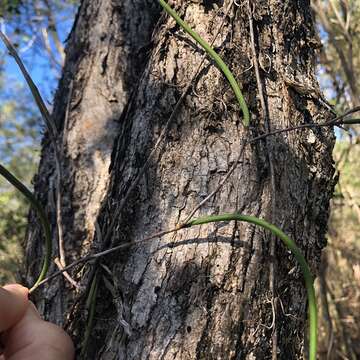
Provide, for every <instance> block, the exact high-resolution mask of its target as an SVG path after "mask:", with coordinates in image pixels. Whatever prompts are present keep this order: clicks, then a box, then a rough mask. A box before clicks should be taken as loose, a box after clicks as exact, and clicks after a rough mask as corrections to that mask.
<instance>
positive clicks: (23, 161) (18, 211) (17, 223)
mask: <svg viewBox="0 0 360 360" xmlns="http://www.w3.org/2000/svg"><path fill="white" fill-rule="evenodd" d="M14 86H16V88H17V93H18V97H19V98H20V99H22V100H23V101H22V102H19V103H16V102H13V101H11V100H7V99H6V98H7V96H6V94H5V95H4V99H3V101H2V102H0V154H1V162H2V164H4V165H5V166H6V167H7V168H8V169H9V170H10V171H11V172H12V173H14V174H15V175H16V176H17V177H18V178H19V179H21V180H22V181H23V182H24V183H26V184H27V185H28V186H29V184H30V183H31V179H32V176H33V174H34V172H35V169H36V164H37V160H38V153H37V151H36V148H35V146H34V144H35V143H36V142H38V140H39V130H40V129H39V125H38V123H39V120H38V118H37V116H36V115H35V110H34V109H32V108H31V106H29V105H28V104H30V103H31V99H30V98H29V95H28V91H27V90H26V89H25V88H23V87H21V86H20V85H18V84H17V85H16V83H15V82H14ZM28 208H29V205H28V202H27V201H26V199H24V197H23V196H22V194H20V193H19V192H18V191H17V190H15V189H14V188H13V186H11V185H10V184H8V183H7V182H6V181H5V180H4V179H2V178H1V179H0V284H1V283H4V282H9V281H15V278H14V274H16V273H17V270H18V268H19V263H20V261H21V258H22V248H21V242H22V241H23V239H24V236H25V230H26V224H27V212H28Z"/></svg>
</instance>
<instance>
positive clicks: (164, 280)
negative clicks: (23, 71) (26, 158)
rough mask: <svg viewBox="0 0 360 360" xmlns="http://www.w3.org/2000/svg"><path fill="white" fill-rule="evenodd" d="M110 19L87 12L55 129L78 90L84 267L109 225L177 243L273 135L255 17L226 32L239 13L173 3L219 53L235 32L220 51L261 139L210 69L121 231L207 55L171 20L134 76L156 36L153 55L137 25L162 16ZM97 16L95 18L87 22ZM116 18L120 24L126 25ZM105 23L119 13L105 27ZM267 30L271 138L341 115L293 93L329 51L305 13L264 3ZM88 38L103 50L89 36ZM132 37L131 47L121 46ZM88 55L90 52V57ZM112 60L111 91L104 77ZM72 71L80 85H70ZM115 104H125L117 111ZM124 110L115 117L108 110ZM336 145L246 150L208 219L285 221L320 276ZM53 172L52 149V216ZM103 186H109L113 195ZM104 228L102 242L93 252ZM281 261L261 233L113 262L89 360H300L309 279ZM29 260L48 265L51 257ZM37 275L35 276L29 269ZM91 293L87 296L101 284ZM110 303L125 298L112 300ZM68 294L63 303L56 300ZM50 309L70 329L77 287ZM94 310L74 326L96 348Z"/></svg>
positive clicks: (78, 208) (73, 200) (69, 198)
mask: <svg viewBox="0 0 360 360" xmlns="http://www.w3.org/2000/svg"><path fill="white" fill-rule="evenodd" d="M99 3H100V2H97V1H84V3H83V5H82V7H81V10H80V13H79V16H78V19H77V22H76V25H75V28H74V31H73V33H72V36H71V38H70V43H69V45H68V48H67V67H66V68H65V73H64V74H65V75H64V78H65V80H63V82H62V83H61V84H60V88H59V92H58V96H57V99H56V104H55V117H56V119H58V121H59V124H60V123H61V121H62V119H63V118H64V110H63V109H64V107H65V104H64V96H63V95H62V94H64V93H65V94H66V89H67V88H68V84H69V81H71V79H72V78H74V79H75V80H74V86H75V84H76V86H75V87H74V89H75V91H74V95H73V100H72V101H71V104H73V105H72V107H71V113H70V116H69V123H70V124H71V126H70V127H69V129H71V131H72V132H71V135H70V132H64V134H65V140H64V144H65V146H66V148H65V149H66V151H65V154H64V156H65V159H66V161H65V162H64V168H65V170H66V171H67V172H66V173H65V174H66V175H64V177H63V194H64V198H65V200H64V208H63V213H64V214H65V216H66V219H67V221H66V226H68V227H67V228H66V233H67V234H68V235H67V238H66V246H67V248H68V250H69V252H70V254H71V257H72V258H75V257H76V256H78V255H79V254H83V253H85V252H86V251H87V250H88V249H89V244H90V243H93V247H94V249H100V248H103V247H104V246H105V245H104V244H103V241H104V238H105V239H106V234H107V231H108V229H110V228H111V225H112V224H115V226H114V228H113V229H112V232H111V237H110V239H111V244H112V245H116V244H120V243H122V242H128V241H132V240H136V239H140V238H143V237H144V236H146V235H150V234H152V233H155V232H157V231H159V230H161V229H167V228H171V227H174V226H175V225H176V224H178V223H179V222H181V221H182V220H184V219H185V218H186V216H187V214H189V212H190V211H191V210H192V209H193V207H194V206H196V204H198V203H199V202H200V201H201V200H202V199H203V198H204V197H205V196H206V195H207V194H209V193H210V192H211V191H212V190H213V189H215V188H216V186H217V185H218V184H219V182H220V181H221V180H222V178H223V177H224V174H225V173H226V172H227V171H228V170H229V168H230V167H231V165H232V164H233V163H234V161H235V159H236V158H237V156H238V153H239V150H240V147H241V144H242V142H244V141H245V139H247V138H250V137H253V136H256V135H258V134H260V133H263V132H264V131H265V124H264V119H263V118H262V116H261V114H262V111H261V106H260V102H259V94H258V90H257V85H256V79H255V74H254V68H253V66H252V61H253V60H254V59H253V56H252V53H251V47H250V34H249V21H248V14H247V6H246V2H245V1H242V2H240V6H235V5H234V6H233V7H232V9H231V11H230V13H229V15H228V16H226V17H225V16H224V9H225V8H226V7H227V6H228V1H225V2H222V1H217V2H209V1H196V2H195V1H180V0H179V1H173V2H172V5H174V6H176V8H177V10H178V11H179V13H180V14H182V16H183V17H184V18H185V19H186V21H187V22H188V23H189V24H190V25H191V26H192V27H193V28H195V29H196V30H197V31H198V32H199V33H200V34H201V35H202V36H203V37H204V38H205V39H207V40H208V41H211V39H212V38H213V37H214V36H215V31H216V29H217V28H218V24H219V23H220V22H222V21H223V20H224V27H223V29H222V31H221V33H220V34H219V36H218V38H217V41H216V43H215V47H216V48H217V49H218V50H219V51H220V52H221V54H222V56H223V58H224V59H225V60H226V62H227V63H228V64H229V65H230V67H231V69H232V71H233V72H234V74H235V76H236V78H237V79H238V81H239V82H240V84H241V86H242V89H243V92H244V94H245V97H246V99H247V102H248V104H249V106H250V110H251V113H252V119H251V128H250V130H249V131H245V130H244V128H243V126H242V123H241V112H240V109H239V107H238V104H237V103H236V99H235V98H234V96H233V94H232V91H231V89H230V88H229V86H228V84H227V82H226V80H225V79H224V77H223V75H222V74H221V73H220V72H219V71H218V69H217V68H216V67H215V66H214V65H213V64H212V63H211V62H210V61H207V62H206V64H205V67H204V68H203V70H202V72H201V74H200V75H199V76H198V78H197V79H196V82H195V83H194V91H193V92H192V93H190V94H189V95H188V96H187V97H186V100H185V102H184V104H183V106H182V107H181V109H180V110H179V112H178V114H177V116H176V120H175V121H174V122H173V123H172V124H171V126H170V129H169V131H168V132H167V134H166V137H165V140H164V141H163V143H162V145H161V146H160V147H159V149H158V150H157V152H156V156H155V157H154V158H152V159H151V162H150V166H149V168H148V169H147V171H146V172H145V174H144V176H143V177H142V179H141V182H140V183H139V185H138V186H137V188H136V190H135V191H134V192H133V193H132V194H131V196H130V198H129V199H128V202H127V204H126V206H125V208H124V209H123V210H122V211H121V212H120V214H118V215H119V216H118V217H117V218H115V220H114V214H117V207H118V206H119V204H120V203H121V200H122V199H123V198H124V197H125V196H126V194H127V191H128V189H129V187H130V186H131V184H132V183H133V181H134V179H135V178H136V176H137V174H138V173H139V171H140V170H141V168H142V166H143V165H144V163H145V161H146V160H147V158H148V156H149V153H150V151H151V150H152V149H153V147H154V144H155V143H156V141H157V139H158V137H159V134H160V132H161V130H162V128H163V126H164V124H165V123H166V121H167V119H168V117H169V116H170V114H171V112H172V109H173V108H174V106H175V104H176V102H177V100H178V99H179V96H180V94H181V91H182V89H183V88H184V85H185V84H186V83H187V82H188V81H190V80H191V78H192V76H193V72H194V69H195V68H196V66H197V64H198V63H199V61H200V59H201V56H202V53H203V52H202V50H201V49H199V48H198V47H197V46H196V45H195V44H194V43H193V42H192V41H191V40H189V38H188V37H187V36H186V35H185V34H184V33H183V32H182V31H181V30H180V29H179V28H178V26H177V25H176V24H175V23H174V21H173V20H171V19H169V18H168V17H165V16H164V17H162V18H161V19H160V23H159V24H158V26H157V27H156V31H155V33H154V37H153V43H152V46H151V48H150V49H149V59H148V60H147V61H145V59H142V60H140V61H139V64H138V65H136V63H135V65H132V64H133V61H134V60H136V57H135V56H134V53H132V54H133V56H129V57H128V59H127V60H124V59H123V58H119V56H121V55H122V54H123V52H124V51H126V49H127V46H129V47H130V48H131V49H139V48H141V46H139V41H140V43H141V41H142V43H143V44H145V43H146V41H148V40H149V37H150V33H151V30H150V29H151V25H148V30H147V36H148V38H147V40H144V39H143V40H141V37H142V36H144V34H145V30H143V29H142V28H141V27H139V24H138V22H137V21H136V20H134V18H135V19H138V20H139V19H144V18H146V16H148V17H149V20H148V21H147V22H146V23H147V24H150V23H151V24H152V26H153V25H154V22H151V21H150V19H152V20H153V21H154V20H155V17H156V15H154V16H153V17H151V16H150V15H151V14H152V12H151V11H150V10H149V9H150V8H149V6H145V5H143V6H140V4H141V3H144V1H137V2H135V3H134V2H131V4H132V6H129V5H128V3H129V4H130V2H127V1H124V2H119V3H118V4H117V7H112V6H114V5H111V4H113V2H110V1H109V2H108V7H106V6H104V5H102V6H101V7H100V6H99ZM102 3H104V2H102ZM105 3H107V2H105ZM93 7H95V9H97V11H95V10H92V11H91V12H90V10H91V9H93ZM119 7H120V9H122V11H120V12H119V11H118V10H117V11H118V12H114V11H115V10H114V9H118V8H119ZM217 7H219V8H217ZM107 8H109V9H111V10H109V11H105V9H107ZM155 8H156V7H154V8H153V9H155ZM156 9H157V10H159V9H158V8H156ZM155 13H156V12H155ZM111 14H112V15H113V16H115V15H114V14H116V21H115V20H114V19H112V18H111V17H110V18H109V17H108V18H107V17H106V16H110V15H111ZM130 19H131V20H130ZM254 21H255V40H256V44H255V45H256V48H257V51H258V53H259V63H260V67H261V69H260V74H261V77H262V81H263V85H264V88H265V97H266V100H267V104H268V108H269V114H270V120H271V128H272V129H279V128H283V127H287V126H291V125H297V124H302V123H309V122H313V121H315V122H322V121H325V120H327V119H329V116H330V115H329V113H328V110H327V109H326V108H325V107H324V106H323V105H322V104H321V103H320V102H319V100H318V99H317V98H316V97H312V95H311V94H306V93H302V94H300V93H299V92H297V90H296V89H295V88H294V87H291V86H289V82H288V81H287V80H286V79H288V73H289V71H290V72H291V73H292V74H295V75H296V78H297V79H300V80H301V81H302V82H306V83H307V84H310V85H312V86H313V88H317V83H316V80H315V78H314V71H315V69H314V57H315V47H316V41H315V40H314V39H315V34H314V29H313V22H312V18H311V13H310V8H309V3H308V1H301V0H300V1H285V2H284V1H282V0H267V1H257V2H256V6H255V13H254ZM119 23H120V24H124V27H121V26H120V25H119ZM99 24H100V25H99ZM130 24H133V26H134V28H133V30H134V29H135V30H134V31H133V32H132V31H131V29H132V28H131V25H130ZM134 24H136V25H134ZM99 26H100V28H102V27H105V29H104V30H103V31H104V36H105V39H106V41H105V42H106V45H104V42H103V41H101V34H102V31H99V30H96V29H98V28H99ZM106 26H112V27H111V28H110V29H108V28H106ZM140 28H141V31H139V29H140ZM90 29H91V31H93V32H95V33H96V36H95V35H93V36H91V33H92V32H91V31H90ZM129 32H130V34H132V35H129ZM125 34H126V35H125ZM122 36H124V38H126V39H127V40H126V41H125V40H123V41H122V42H121V41H120V42H118V43H116V41H117V39H118V38H119V37H120V38H121V37H122ZM139 39H140V40H139ZM80 40H81V41H80ZM79 42H80V46H79ZM127 43H128V45H127V46H126V44H127ZM116 44H118V47H117V45H116ZM104 48H105V50H104ZM79 49H84V51H81V52H80V53H79ZM110 49H111V50H110ZM124 49H125V50H124ZM114 52H115V54H114ZM106 54H108V55H107V56H106ZM111 54H112V55H111ZM104 59H106V61H107V63H106V64H107V65H106V66H105V70H106V74H107V75H106V76H105V75H104V74H103V73H102V71H104V66H101V64H104V61H103V60H104ZM109 59H111V61H109ZM124 61H127V62H126V64H127V66H129V65H131V66H135V69H137V71H135V76H134V77H132V78H130V80H129V79H128V78H127V76H129V74H128V73H127V72H126V71H123V72H122V73H120V72H119V68H121V64H123V62H124ZM74 64H76V66H75V65H74ZM119 64H120V67H119ZM136 66H137V68H136ZM74 68H75V69H76V71H70V69H74ZM67 69H68V70H67ZM67 71H68V72H69V73H67ZM94 72H95V75H93V77H91V76H90V75H91V74H94ZM91 79H92V80H91ZM100 80H101V81H100ZM92 81H93V82H92ZM114 81H115V83H114ZM127 83H129V84H130V85H129V87H130V88H131V85H133V84H136V85H133V86H132V89H134V91H133V92H132V93H131V94H129V91H127V92H125V93H126V94H125V95H124V88H126V87H125V85H124V84H127ZM109 89H111V91H109ZM126 89H129V88H126ZM112 91H117V92H115V95H114V94H113V92H112ZM100 94H105V95H104V96H102V95H100ZM113 96H114V97H115V99H117V102H115V103H113V102H111V99H112V98H113ZM101 99H103V100H101ZM98 101H100V104H98ZM79 102H80V104H78V103H79ZM82 102H84V106H82V105H81V104H82ZM89 119H91V120H89ZM88 121H90V122H88ZM100 121H101V126H99V122H100ZM114 123H115V124H114ZM98 134H100V135H98ZM116 134H118V136H117V137H116V142H115V146H114V148H113V149H112V140H113V139H114V138H115V136H116ZM94 136H95V138H93V137H94ZM70 140H71V145H70V143H69V141H70ZM333 142H334V137H333V133H332V131H331V130H330V129H326V128H321V129H312V130H305V131H296V132H291V133H288V134H282V135H277V136H275V137H272V138H268V143H267V146H266V145H265V143H264V142H258V143H255V144H253V145H251V146H247V147H246V148H245V151H244V155H243V157H242V159H241V161H240V162H239V164H238V167H237V169H236V170H235V172H234V173H233V174H232V175H231V177H230V178H229V180H228V181H227V182H226V184H225V186H224V187H223V188H222V189H221V190H220V191H219V192H218V193H217V194H216V196H215V197H214V198H213V199H212V200H210V201H209V202H208V203H207V204H206V205H205V206H204V207H203V208H202V209H201V210H200V211H199V212H198V214H197V215H202V214H207V215H209V214H218V213H223V212H234V211H240V212H242V213H245V214H249V215H255V216H258V217H262V218H265V219H272V221H273V222H274V223H275V224H277V225H278V226H280V227H282V229H283V230H284V231H285V232H286V233H287V234H288V235H290V236H291V237H292V238H293V239H294V240H295V241H296V242H297V244H298V245H299V246H300V247H301V248H302V250H303V252H304V254H305V255H306V258H307V259H308V261H309V262H310V265H311V269H312V270H313V272H314V273H315V272H316V269H317V266H318V264H319V258H320V252H321V249H322V248H323V247H324V245H325V232H326V227H327V217H328V206H329V198H330V196H331V194H332V188H333V183H334V182H333V179H332V177H333V162H332V157H331V152H332V147H333ZM111 149H112V154H113V156H112V160H111V180H110V183H108V177H107V166H108V165H109V154H110V151H111ZM97 151H99V156H97V155H96V154H97ZM269 151H271V152H272V154H273V157H274V159H275V161H274V172H275V174H274V175H275V181H276V189H275V190H276V191H275V193H274V192H273V191H272V187H271V174H270V167H269ZM96 159H101V161H99V162H97V161H96ZM51 161H52V158H51V150H50V147H49V146H46V144H45V147H44V151H43V160H42V164H41V167H40V174H39V177H38V180H37V183H36V184H37V190H38V193H39V194H40V195H42V196H43V198H44V200H45V199H46V193H47V192H46V191H47V190H45V189H48V187H49V184H50V183H51V181H50V180H51V176H53V170H52V171H51V172H50V170H49V169H53V167H51V166H50V165H49V164H50V163H51ZM98 179H103V180H102V181H101V182H100V184H99V183H98V182H97V181H98ZM67 182H68V183H67ZM105 193H106V197H105V198H104V196H105ZM102 199H104V201H103V204H102V208H101V210H100V214H99V209H100V204H101V200H102ZM273 201H275V205H276V213H275V214H274V213H273V211H272V209H273ZM65 205H66V206H65ZM98 215H99V217H98V223H99V225H100V228H101V229H102V234H101V235H102V236H94V230H93V229H94V221H95V220H96V218H97V216H98ZM113 221H115V223H113ZM35 229H38V228H37V227H36V226H35V225H33V226H32V227H30V230H29V234H30V235H32V234H35V233H37V232H36V231H35ZM97 235H99V234H97ZM30 238H31V236H30ZM106 246H109V244H106ZM269 246H270V236H269V234H267V233H266V232H264V231H263V230H261V229H259V228H256V227H254V226H252V225H248V224H244V223H232V224H212V225H207V226H201V227H198V228H191V229H188V230H183V231H180V232H178V233H176V234H175V235H174V234H173V235H169V236H164V237H162V238H161V239H156V240H155V241H152V242H147V243H143V244H141V245H137V246H134V247H133V248H131V249H129V250H127V251H122V252H121V253H116V254H114V255H112V256H109V257H107V258H104V259H103V263H104V264H105V265H106V268H107V269H108V270H110V273H111V275H110V274H109V272H108V271H104V272H103V273H102V274H101V276H100V288H99V295H98V298H97V308H96V309H97V310H96V315H95V328H94V331H93V332H92V334H93V337H92V339H93V341H92V345H91V346H90V348H89V350H88V358H93V359H245V358H246V359H267V358H271V356H272V350H271V338H272V332H273V331H274V330H275V331H277V334H278V350H277V355H278V357H279V358H280V359H300V358H301V357H302V354H303V352H304V331H305V328H306V321H305V320H306V293H305V289H304V284H303V280H302V275H301V273H300V271H299V268H298V267H297V266H296V262H295V260H294V258H293V256H291V255H290V254H289V253H288V251H287V250H286V249H285V248H284V247H283V246H282V245H281V244H280V243H277V245H276V259H271V258H270V257H269ZM30 248H31V251H36V254H39V251H40V250H39V249H40V247H39V246H36V247H35V246H34V245H31V246H29V249H30ZM29 251H30V250H29ZM31 251H30V252H29V253H30V254H32V252H31ZM275 260H276V264H277V266H276V278H275V283H276V293H277V296H278V298H279V302H280V301H281V304H282V307H283V309H284V311H283V312H282V311H281V307H280V306H279V307H277V308H276V322H275V329H274V328H271V324H272V321H273V312H272V306H271V296H272V295H271V292H270V290H269V265H270V263H271V262H273V261H275ZM29 271H30V272H31V274H34V271H33V270H32V269H29ZM84 278H85V281H84V284H86V283H87V279H88V277H87V276H85V277H84ZM105 278H106V280H104V279H105ZM109 282H110V283H111V284H112V286H113V289H111V287H110V286H109V285H108V283H109ZM110 289H111V290H112V292H113V293H116V294H117V296H116V297H115V298H114V296H113V295H114V294H111V292H110ZM57 291H60V292H61V294H62V296H61V297H57V298H54V295H55V294H57ZM41 295H42V296H43V297H44V298H45V300H44V299H42V303H43V304H44V303H45V305H46V307H45V308H44V313H45V315H46V316H48V317H49V318H51V319H56V320H57V321H58V322H61V321H60V317H61V316H62V318H63V317H64V316H65V315H66V314H68V310H69V309H68V306H69V304H68V302H69V299H72V295H71V291H70V290H69V289H65V286H64V283H61V284H60V283H57V282H55V285H54V284H51V285H50V286H49V287H48V288H47V289H46V290H43V292H42V294H41ZM82 309H83V308H82V305H81V302H80V305H78V306H77V308H76V310H75V311H74V312H73V313H72V317H73V318H72V319H71V320H70V322H72V326H71V329H72V332H73V334H74V335H75V336H76V337H77V338H79V337H81V335H82V334H83V326H84V322H83V321H78V319H79V317H80V314H81V311H82ZM54 312H56V316H54V315H53V314H54ZM289 314H290V315H289Z"/></svg>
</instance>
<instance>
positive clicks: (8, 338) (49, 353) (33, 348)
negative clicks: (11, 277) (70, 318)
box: [0, 285, 74, 360]
mask: <svg viewBox="0 0 360 360" xmlns="http://www.w3.org/2000/svg"><path fill="white" fill-rule="evenodd" d="M28 293H29V290H28V289H27V288H25V287H23V286H21V285H6V286H4V287H2V288H0V334H1V344H2V347H3V348H2V349H1V350H2V353H1V354H2V355H0V360H38V359H42V360H73V359H74V345H73V343H72V341H71V339H70V337H69V335H67V334H66V333H65V332H64V331H63V330H62V329H61V328H60V327H58V326H56V325H54V324H52V323H49V322H47V321H44V320H42V319H41V317H40V315H39V313H38V311H37V310H36V307H35V306H34V304H33V303H32V302H31V301H29V300H28Z"/></svg>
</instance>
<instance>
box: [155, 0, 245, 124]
mask: <svg viewBox="0 0 360 360" xmlns="http://www.w3.org/2000/svg"><path fill="white" fill-rule="evenodd" d="M159 3H160V5H161V6H162V7H163V8H164V10H165V11H166V12H167V13H168V14H169V15H170V16H171V17H172V18H174V20H175V21H176V22H177V23H178V24H179V25H180V26H181V27H182V28H183V29H184V30H185V31H186V32H187V33H188V34H189V35H190V36H191V37H192V38H193V39H194V40H195V41H196V42H197V43H198V44H200V46H202V47H203V49H204V50H205V51H206V52H207V53H208V54H209V55H210V57H211V58H212V59H213V60H214V61H215V62H216V64H217V66H218V67H219V68H220V69H221V70H222V72H223V73H224V75H225V76H226V78H227V79H228V81H229V83H230V85H231V87H232V89H233V91H234V93H235V96H236V99H237V100H238V102H239V105H240V108H241V110H242V112H243V115H244V120H243V123H244V126H249V123H250V114H249V109H248V106H247V104H246V101H245V99H244V96H243V94H242V92H241V90H240V87H239V85H238V83H237V81H236V80H235V78H234V75H233V74H232V72H231V71H230V69H229V68H228V66H227V65H226V64H225V63H224V61H223V60H222V59H221V57H220V56H219V55H218V54H217V53H216V51H215V50H214V49H213V48H212V47H211V46H210V44H209V43H208V42H206V41H205V40H204V39H203V38H202V37H201V36H200V35H199V34H198V33H197V32H195V31H194V30H192V29H191V28H190V26H189V25H188V24H187V23H186V22H185V21H183V20H182V19H181V18H180V16H179V15H178V14H177V12H176V11H175V10H173V9H172V8H171V7H170V6H169V4H168V3H167V2H166V1H164V0H159Z"/></svg>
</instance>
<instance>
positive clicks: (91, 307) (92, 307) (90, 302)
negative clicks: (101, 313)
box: [80, 271, 99, 359]
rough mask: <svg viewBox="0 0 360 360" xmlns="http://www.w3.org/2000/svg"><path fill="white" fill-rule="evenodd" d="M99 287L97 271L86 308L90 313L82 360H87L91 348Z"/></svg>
mask: <svg viewBox="0 0 360 360" xmlns="http://www.w3.org/2000/svg"><path fill="white" fill-rule="evenodd" d="M98 287H99V278H98V271H96V272H95V275H94V277H93V279H92V282H91V287H90V291H89V295H88V297H87V299H86V305H85V307H86V309H87V311H88V317H87V323H86V327H85V335H84V341H83V344H82V349H81V355H80V358H81V359H85V358H86V353H87V350H88V346H89V340H90V336H91V331H92V329H93V325H94V318H95V310H96V296H97V291H98Z"/></svg>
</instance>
